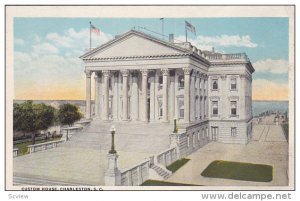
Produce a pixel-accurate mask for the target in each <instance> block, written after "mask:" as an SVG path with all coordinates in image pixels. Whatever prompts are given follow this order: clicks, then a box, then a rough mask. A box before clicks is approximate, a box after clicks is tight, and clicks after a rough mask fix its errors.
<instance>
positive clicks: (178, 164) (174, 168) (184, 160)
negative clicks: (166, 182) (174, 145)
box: [167, 158, 190, 173]
mask: <svg viewBox="0 0 300 201" xmlns="http://www.w3.org/2000/svg"><path fill="white" fill-rule="evenodd" d="M189 160H190V159H188V158H182V159H179V160H177V161H175V162H174V163H172V164H171V165H169V166H167V169H168V170H170V171H171V172H173V173H174V172H176V171H177V170H178V169H179V168H181V167H182V166H183V165H185V164H186V163H187V162H188V161H189Z"/></svg>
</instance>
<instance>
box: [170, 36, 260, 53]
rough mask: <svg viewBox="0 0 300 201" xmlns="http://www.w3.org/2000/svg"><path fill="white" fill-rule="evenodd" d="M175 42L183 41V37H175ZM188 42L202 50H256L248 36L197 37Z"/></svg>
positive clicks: (255, 45)
mask: <svg viewBox="0 0 300 201" xmlns="http://www.w3.org/2000/svg"><path fill="white" fill-rule="evenodd" d="M176 39H177V40H180V41H185V36H179V37H176ZM189 41H190V42H191V43H192V44H193V45H195V46H196V47H198V48H200V49H202V50H211V49H212V47H247V48H256V47H257V46H258V44H256V43H254V42H252V39H251V37H250V36H249V35H242V36H240V35H220V36H203V35H199V36H197V37H196V38H195V39H191V38H190V39H189Z"/></svg>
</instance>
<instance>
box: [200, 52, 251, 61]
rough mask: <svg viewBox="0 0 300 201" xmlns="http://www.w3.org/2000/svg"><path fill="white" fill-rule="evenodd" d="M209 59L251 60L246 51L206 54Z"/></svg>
mask: <svg viewBox="0 0 300 201" xmlns="http://www.w3.org/2000/svg"><path fill="white" fill-rule="evenodd" d="M205 58H206V59H208V60H245V61H249V58H248V57H247V55H246V53H236V54H211V55H205Z"/></svg>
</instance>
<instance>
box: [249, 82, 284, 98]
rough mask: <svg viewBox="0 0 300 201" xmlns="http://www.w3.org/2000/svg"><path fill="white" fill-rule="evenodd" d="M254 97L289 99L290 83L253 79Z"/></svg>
mask: <svg viewBox="0 0 300 201" xmlns="http://www.w3.org/2000/svg"><path fill="white" fill-rule="evenodd" d="M252 89H253V99H254V100H288V97H289V96H288V94H289V87H288V84H283V83H276V82H274V81H271V80H266V79H257V80H253V83H252Z"/></svg>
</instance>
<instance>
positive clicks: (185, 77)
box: [183, 68, 192, 123]
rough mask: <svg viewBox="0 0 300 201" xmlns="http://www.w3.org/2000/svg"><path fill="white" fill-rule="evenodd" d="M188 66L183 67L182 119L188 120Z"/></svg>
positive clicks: (189, 71)
mask: <svg viewBox="0 0 300 201" xmlns="http://www.w3.org/2000/svg"><path fill="white" fill-rule="evenodd" d="M191 70H192V69H190V68H183V72H184V121H185V122H187V123H188V122H190V74H191Z"/></svg>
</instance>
